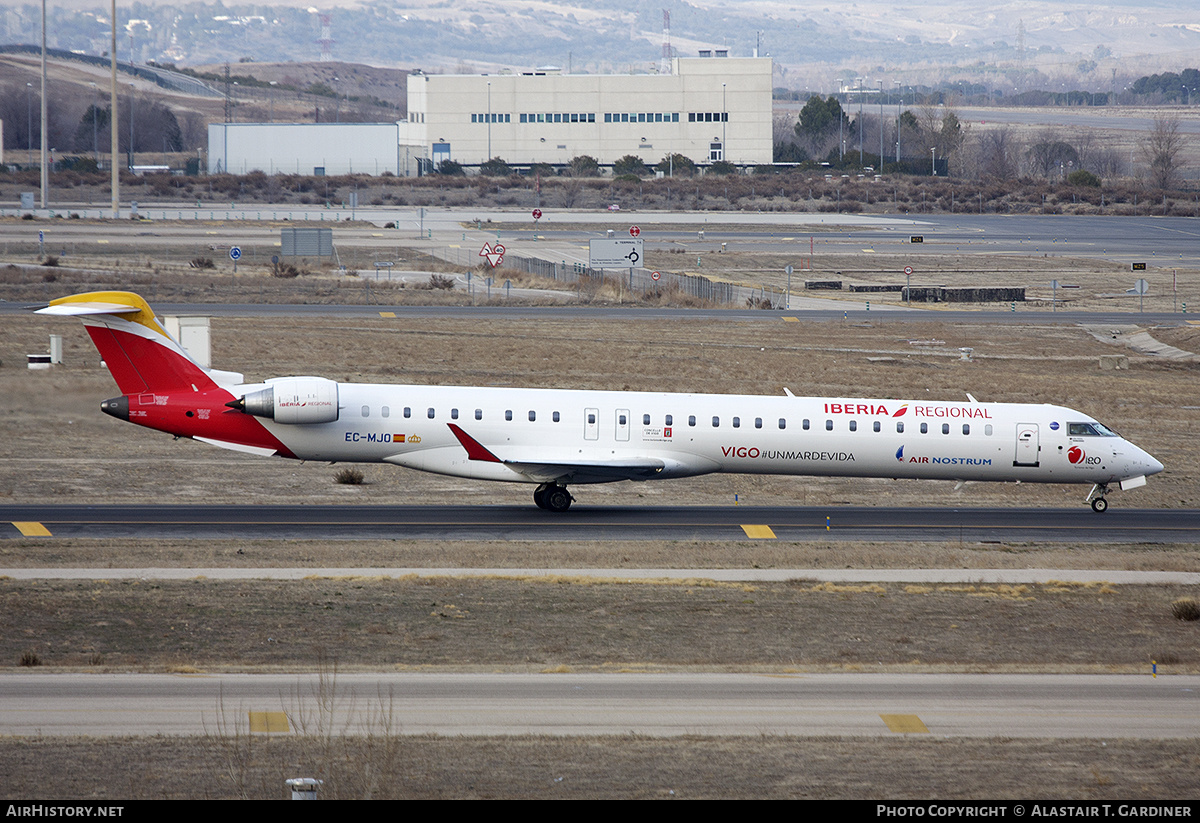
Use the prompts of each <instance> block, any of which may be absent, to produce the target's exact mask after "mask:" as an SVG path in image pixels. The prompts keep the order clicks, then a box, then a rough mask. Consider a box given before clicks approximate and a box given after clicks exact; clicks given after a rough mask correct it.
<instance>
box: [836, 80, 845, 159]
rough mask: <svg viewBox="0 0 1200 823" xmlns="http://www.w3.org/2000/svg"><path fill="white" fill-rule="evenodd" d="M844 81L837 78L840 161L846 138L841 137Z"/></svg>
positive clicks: (843, 119)
mask: <svg viewBox="0 0 1200 823" xmlns="http://www.w3.org/2000/svg"><path fill="white" fill-rule="evenodd" d="M845 82H846V81H845V79H844V78H841V77H839V78H838V159H839V160H841V159H843V158H844V157H845V156H846V138H845V137H844V136H843V135H842V123H843V122H844V121H845V120H846V115H845V113H844V112H843V111H842V86H843V85H844V84H845Z"/></svg>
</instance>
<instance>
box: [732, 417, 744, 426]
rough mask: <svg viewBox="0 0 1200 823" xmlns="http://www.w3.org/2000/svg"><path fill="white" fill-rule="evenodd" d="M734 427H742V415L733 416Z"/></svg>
mask: <svg viewBox="0 0 1200 823" xmlns="http://www.w3.org/2000/svg"><path fill="white" fill-rule="evenodd" d="M733 427H734V428H735V429H740V428H741V427H742V418H740V417H735V418H733Z"/></svg>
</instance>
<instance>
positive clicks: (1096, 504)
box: [1087, 483, 1108, 514]
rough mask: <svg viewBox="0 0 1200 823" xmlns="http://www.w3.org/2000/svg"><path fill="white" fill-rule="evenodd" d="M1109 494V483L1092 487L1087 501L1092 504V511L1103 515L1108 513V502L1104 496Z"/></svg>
mask: <svg viewBox="0 0 1200 823" xmlns="http://www.w3.org/2000/svg"><path fill="white" fill-rule="evenodd" d="M1106 494H1108V484H1107V483H1097V484H1096V485H1094V486H1092V490H1091V491H1090V492H1088V496H1087V499H1088V500H1089V501H1090V502H1091V504H1092V511H1094V512H1095V513H1096V514H1103V513H1104V512H1106V511H1108V501H1107V500H1105V499H1104V495H1106Z"/></svg>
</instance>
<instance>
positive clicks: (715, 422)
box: [713, 415, 721, 429]
mask: <svg viewBox="0 0 1200 823" xmlns="http://www.w3.org/2000/svg"><path fill="white" fill-rule="evenodd" d="M720 425H721V418H719V417H717V416H715V415H714V416H713V428H714V429H715V428H717V427H718V426H720Z"/></svg>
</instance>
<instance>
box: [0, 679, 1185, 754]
mask: <svg viewBox="0 0 1200 823" xmlns="http://www.w3.org/2000/svg"><path fill="white" fill-rule="evenodd" d="M322 685H324V687H325V688H324V693H325V694H326V695H329V694H333V695H334V697H333V698H332V699H330V700H326V701H323V702H322V701H318V699H317V693H318V691H319V690H320V689H321V687H322ZM319 703H322V706H321V707H322V708H326V709H329V708H332V715H331V716H329V717H327V718H326V719H325V721H324V722H325V724H326V729H327V730H328V731H335V732H337V733H341V732H343V731H344V732H345V733H349V734H366V733H368V732H372V731H373V732H375V733H379V732H381V731H385V730H386V731H392V732H396V733H403V734H440V735H460V734H469V735H507V734H546V735H601V734H630V733H633V734H642V735H652V736H670V735H681V734H701V735H763V734H772V735H774V734H788V735H799V736H830V735H836V736H853V737H889V736H899V735H914V736H919V737H924V736H929V735H936V736H939V737H1009V738H1012V737H1025V738H1051V737H1052V738H1068V737H1071V738H1091V739H1109V740H1112V739H1116V738H1141V739H1163V738H1195V737H1196V736H1198V735H1200V676H1197V675H1177V676H1169V677H1168V676H1163V677H1157V678H1156V677H1152V676H1151V674H1150V672H1149V671H1147V673H1146V674H1145V675H970V674H890V673H888V674H871V673H858V674H762V675H755V674H686V673H685V674H654V673H644V674H621V673H612V674H495V673H480V674H440V673H389V674H358V673H356V674H344V673H339V674H337V675H336V676H333V675H329V674H327V675H326V676H325V682H324V684H322V682H321V677H320V676H319V675H316V674H213V675H160V674H42V673H24V672H22V673H16V674H5V675H0V734H4V735H34V736H42V735H92V736H108V735H158V734H164V735H195V734H217V733H225V734H232V733H233V732H234V730H235V729H236V730H237V731H238V732H239V733H241V734H245V733H246V731H247V730H248V729H250V730H256V731H275V732H294V731H298V730H304V731H307V732H308V733H315V732H316V731H317V728H316V726H317V722H318V704H319ZM389 713H390V715H391V717H392V722H391V723H390V724H389V725H387V727H386V729H385V728H381V727H380V720H379V718H380V716H381V715H386V714H389Z"/></svg>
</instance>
